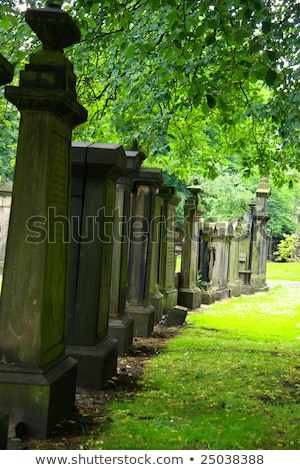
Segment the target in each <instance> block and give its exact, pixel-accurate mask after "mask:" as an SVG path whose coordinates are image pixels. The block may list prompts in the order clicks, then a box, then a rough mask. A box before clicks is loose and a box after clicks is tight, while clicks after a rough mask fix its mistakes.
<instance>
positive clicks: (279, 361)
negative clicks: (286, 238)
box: [85, 286, 300, 450]
mask: <svg viewBox="0 0 300 470" xmlns="http://www.w3.org/2000/svg"><path fill="white" fill-rule="evenodd" d="M299 348H300V289H299V287H297V288H289V289H288V288H284V287H280V286H278V287H275V288H274V289H272V290H271V291H269V292H267V293H263V294H256V295H254V296H243V297H240V298H236V299H230V300H229V301H226V302H220V303H216V304H213V305H212V306H210V307H209V308H206V309H201V310H200V312H197V313H192V314H189V315H188V317H187V326H186V327H185V328H184V329H183V331H182V333H181V334H179V335H178V336H177V337H176V338H174V339H173V340H171V341H169V342H168V344H167V348H166V349H165V350H163V351H162V352H161V353H160V354H159V355H158V356H157V357H156V358H155V359H153V360H152V361H150V363H149V366H148V368H147V371H146V373H145V375H144V376H143V377H142V379H141V390H140V392H139V393H138V394H137V396H136V397H135V398H134V399H132V397H129V396H128V397H126V396H125V397H123V399H122V400H121V401H119V402H118V401H115V402H114V403H113V404H111V405H110V408H109V409H108V410H107V419H104V420H103V422H102V423H101V424H100V426H99V435H98V436H97V437H96V436H95V439H93V440H89V441H88V442H85V446H88V448H97V449H157V450H160V449H169V450H170V449H234V450H235V449H244V450H246V449H297V450H298V449H300V415H299V405H300V359H299ZM85 448H86V447H85Z"/></svg>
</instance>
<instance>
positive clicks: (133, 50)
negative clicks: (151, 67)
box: [125, 44, 136, 58]
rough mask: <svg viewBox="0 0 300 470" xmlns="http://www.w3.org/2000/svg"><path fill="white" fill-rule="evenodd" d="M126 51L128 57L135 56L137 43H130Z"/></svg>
mask: <svg viewBox="0 0 300 470" xmlns="http://www.w3.org/2000/svg"><path fill="white" fill-rule="evenodd" d="M125 53H126V55H127V57H129V58H131V57H133V56H134V55H135V53H136V47H135V44H130V46H128V47H127V49H126V51H125Z"/></svg>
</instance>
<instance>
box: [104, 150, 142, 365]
mask: <svg viewBox="0 0 300 470" xmlns="http://www.w3.org/2000/svg"><path fill="white" fill-rule="evenodd" d="M125 154H126V172H125V174H124V176H121V178H119V179H118V181H117V193H116V215H115V221H114V246H113V260H112V263H113V268H112V269H113V276H112V281H111V299H110V311H109V324H108V334H109V335H110V336H111V337H112V338H116V339H117V341H118V354H119V356H124V354H125V353H126V352H127V351H129V349H130V348H131V346H132V340H133V323H134V321H133V318H132V317H131V316H130V315H129V314H128V312H126V311H125V306H126V286H127V265H128V256H129V236H130V222H131V216H132V185H133V179H134V178H136V177H137V176H138V174H139V172H140V166H141V163H142V161H143V160H144V159H145V155H144V154H143V153H142V152H140V151H138V150H126V151H125Z"/></svg>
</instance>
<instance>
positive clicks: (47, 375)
mask: <svg viewBox="0 0 300 470" xmlns="http://www.w3.org/2000/svg"><path fill="white" fill-rule="evenodd" d="M76 374H77V362H76V361H75V360H74V359H72V358H71V357H64V358H63V359H62V360H61V361H60V362H58V363H56V364H55V365H52V366H51V367H49V368H48V369H46V370H44V371H41V370H30V369H28V368H27V369H25V368H22V367H17V366H1V367H0V409H2V410H3V409H4V410H5V411H6V412H7V413H8V415H9V437H16V436H17V433H16V430H17V426H18V425H19V427H22V433H23V434H24V435H27V436H30V437H33V438H37V439H46V438H47V437H49V435H50V433H51V431H52V430H53V429H54V427H55V425H56V424H57V423H59V422H60V421H62V420H63V419H64V418H67V417H68V416H70V415H71V412H72V411H73V409H74V407H75V393H76Z"/></svg>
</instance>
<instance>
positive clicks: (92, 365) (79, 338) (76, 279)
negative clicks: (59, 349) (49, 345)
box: [67, 142, 126, 389]
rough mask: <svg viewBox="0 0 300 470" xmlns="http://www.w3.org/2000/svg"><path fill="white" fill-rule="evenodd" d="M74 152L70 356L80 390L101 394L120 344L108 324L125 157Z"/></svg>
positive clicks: (98, 150) (80, 148) (113, 152)
mask: <svg viewBox="0 0 300 470" xmlns="http://www.w3.org/2000/svg"><path fill="white" fill-rule="evenodd" d="M72 151H73V177H72V196H71V199H72V212H71V219H72V240H71V245H70V264H69V279H70V283H69V289H68V290H69V301H68V314H67V318H68V320H67V351H68V352H69V353H70V354H71V356H72V357H74V358H75V359H76V360H77V361H78V375H77V384H78V385H79V386H80V387H83V388H85V387H87V388H92V389H101V388H103V386H104V385H105V383H106V382H107V380H108V379H109V378H110V377H112V376H113V375H115V374H116V368H117V357H118V343H117V340H116V339H114V338H112V337H110V336H109V335H108V320H109V310H110V296H111V279H112V259H113V246H114V222H115V202H116V182H117V180H118V179H119V178H120V175H121V174H122V173H123V172H124V171H125V165H126V157H125V153H124V150H123V147H122V146H121V145H113V144H101V143H95V144H90V143H87V142H82V143H80V142H79V143H75V142H74V143H73V147H72ZM114 275H115V273H114Z"/></svg>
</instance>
